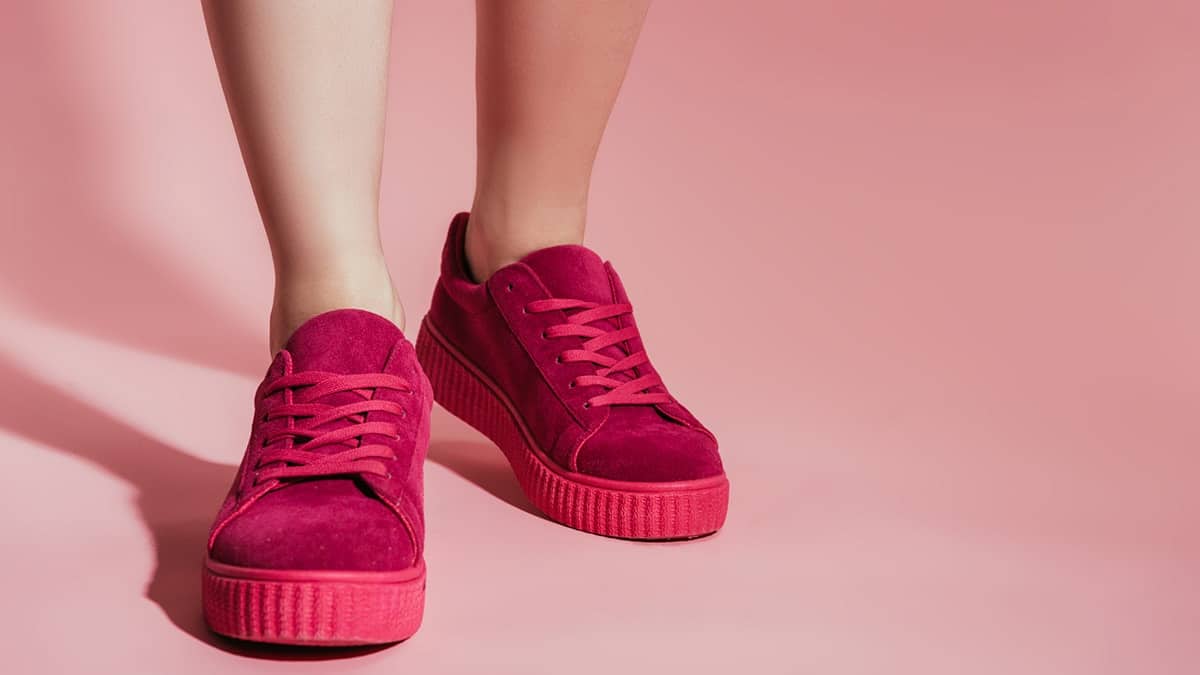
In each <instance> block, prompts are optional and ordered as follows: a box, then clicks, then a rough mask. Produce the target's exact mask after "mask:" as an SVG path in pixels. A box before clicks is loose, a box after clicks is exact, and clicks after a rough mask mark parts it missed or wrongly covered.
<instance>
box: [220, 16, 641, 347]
mask: <svg viewBox="0 0 1200 675" xmlns="http://www.w3.org/2000/svg"><path fill="white" fill-rule="evenodd" d="M648 6H649V0H591V1H588V2H569V3H568V2H561V3H560V2H544V1H543V0H479V2H478V3H477V21H478V44H477V49H476V54H477V58H476V69H477V75H476V84H477V96H478V102H477V107H478V157H479V160H478V166H477V171H476V190H475V198H474V204H473V206H472V218H471V224H470V226H469V228H468V232H467V257H468V261H469V263H470V265H471V269H472V271H473V274H474V275H475V276H476V277H477V278H478V279H484V278H486V277H488V276H490V275H491V274H492V273H493V272H494V271H495V270H497V269H499V268H500V267H503V266H504V265H506V264H508V263H510V262H513V261H515V260H517V259H519V258H521V257H522V256H524V255H525V254H526V253H529V252H530V251H534V250H536V249H539V248H543V247H545V246H551V245H555V244H564V243H579V242H581V241H582V240H583V232H584V226H585V223H586V219H587V197H588V186H589V184H590V180H591V172H592V164H593V162H594V161H595V158H596V151H597V149H598V147H599V145H600V139H601V137H602V135H603V133H604V127H605V125H606V124H607V122H608V117H609V114H610V113H611V111H612V107H613V104H614V102H615V100H616V96H617V92H618V91H619V89H620V86H621V82H622V81H623V79H624V77H625V72H626V70H627V68H628V65H629V60H630V57H631V56H632V53H633V48H634V45H635V43H636V42H637V37H638V33H639V32H640V30H641V25H642V22H643V20H644V18H645V15H646V10H647V8H648ZM392 9H393V3H392V0H356V1H355V2H352V3H349V2H347V3H340V2H339V3H335V2H322V1H321V0H205V1H204V14H205V19H206V22H207V24H208V30H209V37H210V40H211V43H212V47H213V53H214V55H215V57H216V61H217V66H218V70H219V71H220V74H221V82H222V86H223V87H224V90H225V96H226V100H227V101H228V103H229V109H230V113H231V115H232V117H233V122H234V127H235V129H236V130H237V136H238V142H239V144H240V145H241V148H242V156H243V159H244V160H245V163H246V169H247V172H248V173H249V176H250V182H251V185H252V187H253V189H254V194H255V198H256V199H257V201H258V206H259V211H260V212H261V214H262V219H263V224H264V226H265V228H266V231H267V238H268V240H269V241H270V245H271V254H272V259H273V261H274V266H275V298H274V304H273V306H272V309H271V321H270V330H271V337H270V345H271V350H272V351H273V352H274V351H275V350H278V349H279V348H280V347H281V346H282V345H283V344H284V342H286V340H287V338H288V336H290V335H291V333H292V332H293V331H294V330H295V329H296V328H297V327H299V326H300V324H302V323H303V322H304V321H306V320H308V319H309V318H311V317H313V316H315V315H317V314H320V313H322V312H325V311H328V310H331V309H338V308H343V307H357V308H360V309H366V310H370V311H373V312H375V313H377V314H381V315H383V316H387V317H390V318H391V319H392V320H393V321H395V322H396V324H397V325H399V326H400V327H401V329H403V328H404V311H403V307H402V305H401V303H400V301H399V299H398V298H397V297H396V294H395V292H394V290H393V287H392V282H391V277H390V275H389V273H388V270H387V265H386V263H385V261H384V255H383V249H382V247H381V245H380V240H379V209H378V205H379V181H380V170H381V164H382V157H383V133H384V122H385V118H386V114H385V104H386V99H387V61H388V43H389V39H390V33H391V19H392Z"/></svg>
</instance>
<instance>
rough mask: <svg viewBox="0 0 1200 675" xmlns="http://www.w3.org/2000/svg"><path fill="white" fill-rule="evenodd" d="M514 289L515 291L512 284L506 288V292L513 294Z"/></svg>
mask: <svg viewBox="0 0 1200 675" xmlns="http://www.w3.org/2000/svg"><path fill="white" fill-rule="evenodd" d="M512 289H513V285H512V284H511V283H510V284H509V285H507V286H505V287H504V290H506V291H508V292H509V293H512Z"/></svg>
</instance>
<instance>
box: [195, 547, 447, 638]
mask: <svg viewBox="0 0 1200 675" xmlns="http://www.w3.org/2000/svg"><path fill="white" fill-rule="evenodd" d="M203 574H204V578H203V582H202V586H201V588H202V598H203V605H204V620H205V621H206V622H207V623H208V626H209V627H210V628H211V629H212V630H213V632H215V633H219V634H221V635H225V636H228V637H232V638H237V639H239V640H250V641H253V642H269V643H275V644H289V645H314V646H328V647H339V646H352V645H372V644H385V643H389V642H399V641H400V640H404V639H407V638H409V637H411V636H412V635H413V634H414V633H416V632H417V629H418V628H420V627H421V617H422V615H423V614H424V609H425V566H424V564H423V563H422V564H421V565H420V566H419V567H418V568H414V569H413V570H409V571H405V572H399V573H389V572H337V571H331V572H323V571H317V572H291V571H279V570H255V569H249V568H239V567H233V566H230V565H222V564H220V563H216V562H214V561H212V560H207V561H206V562H205V566H204V572H203ZM256 577H262V578H256ZM306 577H307V578H306Z"/></svg>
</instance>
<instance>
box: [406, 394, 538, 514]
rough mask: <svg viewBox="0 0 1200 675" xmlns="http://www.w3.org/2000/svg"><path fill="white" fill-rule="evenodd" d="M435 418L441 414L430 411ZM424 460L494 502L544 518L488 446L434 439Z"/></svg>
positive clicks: (496, 451) (501, 456)
mask: <svg viewBox="0 0 1200 675" xmlns="http://www.w3.org/2000/svg"><path fill="white" fill-rule="evenodd" d="M439 414H442V413H441V412H440V411H434V415H435V416H437V415H439ZM428 459H429V461H431V462H433V463H435V464H440V465H442V466H444V467H446V468H447V469H449V470H451V471H453V472H454V473H456V474H458V475H459V476H462V477H463V478H465V479H467V480H469V481H471V482H472V483H474V484H475V485H478V486H479V487H481V488H483V489H484V490H486V491H487V492H488V493H490V494H491V495H492V496H493V497H495V498H496V499H499V500H500V501H502V502H505V503H507V504H508V505H510V506H515V507H516V508H518V509H521V510H522V511H524V512H526V513H530V514H533V515H535V516H538V517H539V518H544V516H543V515H542V514H541V512H540V511H538V510H537V509H536V508H535V507H534V506H533V504H532V503H530V501H529V499H528V498H527V497H526V496H525V493H524V492H522V491H521V485H520V484H519V483H517V477H516V476H515V475H513V470H512V467H510V466H509V465H508V460H506V459H505V458H504V454H503V453H501V452H500V449H499V448H497V447H496V446H494V445H492V444H491V443H483V442H479V441H464V440H437V439H434V440H433V441H431V442H430V443H429V456H428Z"/></svg>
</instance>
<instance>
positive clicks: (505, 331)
mask: <svg viewBox="0 0 1200 675" xmlns="http://www.w3.org/2000/svg"><path fill="white" fill-rule="evenodd" d="M467 218H468V214H466V213H460V214H459V215H458V216H456V217H455V218H454V220H453V221H452V222H451V224H450V233H449V237H448V238H447V240H446V248H445V250H444V252H443V257H442V275H441V279H440V280H439V282H438V285H437V288H436V290H435V291H434V295H433V305H432V307H431V309H430V311H429V314H428V315H427V316H426V317H425V320H424V321H423V322H422V324H421V331H420V334H419V336H418V338H417V355H418V357H419V358H420V359H421V365H423V366H424V367H425V372H426V373H427V374H428V375H429V378H430V381H431V382H432V384H433V391H434V395H435V397H436V400H437V401H438V403H440V404H442V406H444V407H445V408H446V409H447V410H449V411H450V412H451V413H453V414H455V415H457V416H458V417H460V418H462V419H463V420H464V421H466V422H467V423H468V424H470V425H471V426H473V427H475V428H476V429H478V430H479V431H481V432H482V433H483V434H484V435H486V436H487V437H488V438H490V439H492V441H493V442H495V443H496V444H497V445H498V446H500V449H501V450H502V451H503V452H504V454H505V456H507V458H508V461H509V463H510V464H512V467H513V469H514V470H515V471H516V474H517V479H518V480H519V481H520V483H521V487H522V488H523V489H524V490H525V494H526V495H528V496H529V499H530V500H531V501H532V502H533V503H534V504H535V505H536V506H537V507H538V508H539V509H541V510H542V511H543V512H545V513H546V515H548V516H549V517H550V518H552V519H554V520H556V521H558V522H560V523H563V524H564V525H569V526H570V527H574V528H577V529H580V530H584V531H586V532H593V533H596V534H602V535H608V536H614V537H625V538H630V539H679V538H688V537H697V536H701V535H705V534H709V533H712V532H715V531H716V530H717V529H719V528H720V527H721V525H722V523H724V521H725V511H726V508H727V505H728V502H729V481H728V480H727V479H726V478H725V472H724V469H723V468H722V466H721V459H720V456H719V455H718V454H717V441H716V439H715V438H714V437H713V435H712V434H711V433H710V432H709V431H708V430H707V429H705V428H704V426H703V425H701V424H700V422H699V421H698V420H697V419H696V418H695V417H693V416H692V414H691V413H690V412H688V411H687V409H686V408H684V407H683V406H682V405H680V404H679V402H678V401H676V400H675V398H674V397H673V396H671V394H670V393H668V392H667V389H666V387H665V386H664V385H663V384H662V380H661V379H660V378H659V376H658V373H657V372H655V370H654V367H653V366H651V365H650V361H649V360H648V359H647V357H646V352H645V351H644V348H643V346H642V341H641V338H640V337H639V336H638V330H637V326H636V325H635V324H634V321H633V315H632V308H631V307H630V305H629V300H628V298H627V297H626V295H625V289H624V288H623V287H622V286H621V281H620V279H618V278H617V274H616V272H615V271H613V268H612V266H611V265H609V264H607V263H605V262H604V261H602V260H601V259H600V258H599V257H598V256H597V255H596V254H595V253H593V252H592V251H590V250H588V249H586V248H584V247H582V246H554V247H551V248H546V249H542V250H540V251H535V252H533V253H531V254H529V255H528V256H526V257H525V258H524V259H522V260H521V261H519V262H517V263H514V264H512V265H509V266H507V267H505V268H503V269H501V270H499V271H497V272H496V273H495V274H494V275H493V276H492V278H491V279H489V280H488V281H487V282H486V283H483V284H476V283H474V282H473V281H472V280H471V279H470V278H469V277H468V275H467V273H466V271H465V270H466V266H465V264H464V256H463V241H464V238H463V235H464V233H465V232H466V227H467Z"/></svg>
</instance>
